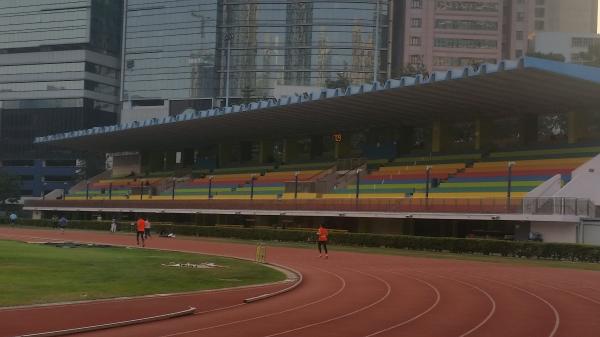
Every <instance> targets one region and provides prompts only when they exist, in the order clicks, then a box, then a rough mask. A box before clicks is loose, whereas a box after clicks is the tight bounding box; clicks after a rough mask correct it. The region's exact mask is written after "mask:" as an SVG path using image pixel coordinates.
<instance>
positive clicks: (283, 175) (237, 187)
mask: <svg viewBox="0 0 600 337" xmlns="http://www.w3.org/2000/svg"><path fill="white" fill-rule="evenodd" d="M296 172H298V180H299V181H310V180H311V179H314V178H315V177H317V176H318V175H320V174H321V172H322V170H305V171H275V172H266V173H264V172H263V173H258V172H255V173H232V174H214V175H207V176H205V177H203V178H198V179H191V180H189V181H186V182H183V183H179V184H177V186H176V188H175V195H176V198H177V199H180V200H183V199H207V198H208V192H209V187H210V190H211V196H212V198H213V199H249V198H250V196H251V195H252V196H253V198H255V199H278V198H283V197H285V196H284V192H285V183H286V182H289V181H294V180H295V179H296ZM211 179H212V182H211ZM252 179H254V186H252ZM252 190H253V191H252ZM171 193H172V191H171V190H169V191H164V192H163V193H162V196H163V197H165V196H171ZM310 196H314V195H311V194H304V193H303V194H302V195H300V197H302V198H306V197H310Z"/></svg>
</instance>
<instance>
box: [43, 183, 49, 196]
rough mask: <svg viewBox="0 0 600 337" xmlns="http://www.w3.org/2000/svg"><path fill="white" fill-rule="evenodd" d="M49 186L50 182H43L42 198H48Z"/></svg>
mask: <svg viewBox="0 0 600 337" xmlns="http://www.w3.org/2000/svg"><path fill="white" fill-rule="evenodd" d="M47 186H48V183H46V182H45V183H43V184H42V200H46V187H47Z"/></svg>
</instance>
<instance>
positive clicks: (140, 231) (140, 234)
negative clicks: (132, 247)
mask: <svg viewBox="0 0 600 337" xmlns="http://www.w3.org/2000/svg"><path fill="white" fill-rule="evenodd" d="M136 229H137V236H136V239H137V244H138V246H139V245H140V238H142V247H146V243H145V242H144V234H145V229H146V221H145V220H144V218H142V217H140V218H139V219H138V221H137V223H136Z"/></svg>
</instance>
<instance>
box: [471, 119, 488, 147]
mask: <svg viewBox="0 0 600 337" xmlns="http://www.w3.org/2000/svg"><path fill="white" fill-rule="evenodd" d="M491 142H492V121H491V120H490V119H489V118H487V117H483V116H477V119H476V120H475V150H478V151H480V150H486V149H488V148H489V147H490V145H491Z"/></svg>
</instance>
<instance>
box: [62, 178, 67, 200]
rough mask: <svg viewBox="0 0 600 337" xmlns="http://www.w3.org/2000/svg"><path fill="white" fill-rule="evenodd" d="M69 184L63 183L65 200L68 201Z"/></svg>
mask: <svg viewBox="0 0 600 337" xmlns="http://www.w3.org/2000/svg"><path fill="white" fill-rule="evenodd" d="M67 185H68V184H67V182H66V181H65V182H64V183H63V200H67Z"/></svg>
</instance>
